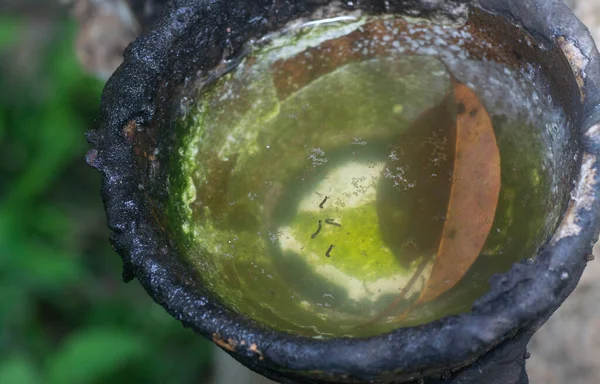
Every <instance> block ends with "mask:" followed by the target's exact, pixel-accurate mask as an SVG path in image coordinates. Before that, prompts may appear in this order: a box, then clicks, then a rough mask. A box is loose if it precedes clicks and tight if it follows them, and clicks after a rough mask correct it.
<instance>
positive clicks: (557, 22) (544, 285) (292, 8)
mask: <svg viewBox="0 0 600 384" xmlns="http://www.w3.org/2000/svg"><path fill="white" fill-rule="evenodd" d="M331 2H332V1H331V0H318V1H316V0H299V1H292V0H281V1H279V2H271V1H267V0H254V1H252V0H232V1H227V0H214V1H198V0H172V1H171V2H170V3H169V4H168V5H167V7H166V10H165V13H164V14H163V16H162V17H161V18H160V19H159V21H158V23H157V24H156V25H155V26H154V27H153V28H152V29H151V30H150V31H149V32H148V33H147V34H146V35H144V36H143V37H140V38H138V39H137V40H136V42H135V43H133V44H132V45H131V46H130V47H128V49H127V50H126V53H125V61H124V63H123V64H122V65H121V66H120V67H119V69H118V70H117V71H116V72H115V74H114V75H113V76H112V77H111V79H110V80H109V81H108V83H107V85H106V87H105V90H104V92H103V96H102V105H101V112H100V117H99V119H98V127H97V129H95V130H93V131H91V132H90V133H89V134H88V140H89V141H90V142H91V144H92V149H90V150H89V152H88V154H87V161H88V163H89V164H90V165H91V166H93V167H94V168H96V169H98V170H99V171H100V172H101V173H102V175H103V179H102V197H103V200H104V204H105V208H106V212H107V217H108V225H109V227H110V228H111V230H112V234H111V242H112V244H113V246H114V248H115V250H116V251H117V252H118V253H119V254H120V255H121V257H122V258H123V262H124V271H125V272H124V276H125V277H126V279H129V278H131V277H133V276H135V277H136V278H137V279H138V280H139V281H140V282H141V283H142V285H143V286H144V288H145V289H146V290H147V291H148V293H149V294H150V296H152V297H153V299H154V300H155V301H156V302H158V303H159V304H160V305H162V306H163V307H164V308H165V309H166V310H167V311H168V312H169V313H170V314H171V315H172V316H174V317H175V318H177V319H178V320H180V321H181V322H182V323H183V324H184V325H185V326H186V327H190V328H192V329H194V330H195V331H196V332H197V333H199V334H201V335H203V336H205V337H207V338H209V339H212V340H213V341H214V342H215V343H216V344H217V345H219V346H220V347H221V348H223V349H224V350H226V351H227V352H228V353H229V354H231V355H232V356H234V357H235V358H236V359H238V360H239V361H241V362H242V363H244V364H245V365H247V366H248V367H250V368H251V369H254V370H256V371H258V372H260V373H262V374H264V375H266V376H269V377H272V378H275V379H278V380H284V381H285V380H286V379H285V378H286V377H292V376H294V375H296V377H299V378H302V377H306V376H307V375H308V376H310V375H312V374H317V375H320V377H327V378H328V379H329V380H338V379H339V380H342V381H343V380H345V379H346V378H361V379H371V378H376V377H379V376H381V375H382V374H383V373H386V374H387V373H393V372H396V373H398V374H400V375H405V376H406V377H407V378H408V377H409V376H411V377H418V376H422V375H426V374H428V373H431V372H433V371H435V372H438V371H442V370H446V369H453V368H456V367H461V366H464V365H466V364H468V362H469V361H473V360H474V359H476V358H477V357H479V356H481V355H483V354H485V353H486V352H488V351H489V350H490V349H491V348H493V347H494V346H496V345H498V344H499V343H501V342H502V341H504V340H507V339H509V338H511V337H512V336H514V335H515V334H516V333H517V332H523V330H528V329H529V330H531V329H537V327H539V326H541V324H542V323H543V322H544V321H545V320H546V319H547V318H548V317H549V316H550V314H551V313H552V312H554V311H555V310H556V308H558V306H559V305H560V304H561V303H562V301H564V299H565V298H566V297H567V296H568V295H569V294H570V293H571V291H572V290H573V289H574V287H575V286H576V284H577V282H578V280H579V277H580V275H581V273H582V271H583V269H584V267H585V265H586V263H587V261H588V256H589V255H590V254H591V248H592V246H593V243H594V242H595V240H596V239H597V236H598V227H599V224H600V220H599V214H598V212H600V185H599V182H600V173H599V171H600V163H599V161H598V160H599V156H600V107H599V105H600V90H599V86H600V65H599V62H600V56H599V54H598V51H597V49H596V46H595V44H594V42H593V40H592V38H591V36H590V33H589V31H588V30H587V28H586V27H585V26H584V25H583V24H582V23H581V22H580V21H579V20H578V19H577V18H576V17H575V15H574V14H573V13H572V12H571V11H570V10H569V9H568V7H567V6H566V5H565V4H564V3H563V2H562V1H560V0H558V1H549V0H471V1H470V0H455V1H451V2H443V1H438V0H435V1H429V2H427V3H428V4H430V6H431V4H434V6H440V5H439V3H447V4H449V5H448V6H454V7H456V6H459V7H460V6H466V7H479V8H480V9H482V10H484V11H487V12H490V13H493V14H496V15H502V16H504V17H505V18H507V19H509V20H510V21H511V22H513V23H514V24H516V25H518V26H521V27H522V28H524V29H525V30H526V31H528V32H529V33H530V34H531V35H532V36H533V37H534V38H535V39H536V40H538V41H539V42H542V43H544V44H547V45H549V46H552V47H555V46H559V47H560V48H561V49H562V51H563V53H564V54H565V57H566V58H567V60H568V61H569V64H570V66H571V69H572V70H573V75H574V76H575V79H576V80H577V81H578V83H579V87H580V89H579V91H580V92H581V98H582V106H583V108H582V113H581V116H579V118H580V120H581V124H580V128H581V129H580V130H579V132H580V138H579V140H580V152H581V155H580V158H579V160H578V164H579V175H578V177H577V181H576V183H575V186H574V188H573V191H572V194H571V200H570V202H569V204H568V208H567V210H566V212H565V213H564V214H563V216H562V222H561V224H560V225H559V227H558V229H557V230H556V232H555V234H554V236H553V238H552V240H551V241H550V242H549V244H548V245H547V246H546V247H545V248H543V249H542V250H541V251H540V253H539V254H538V256H537V258H536V261H535V262H533V263H519V264H515V265H514V266H513V268H512V269H511V270H510V272H508V273H506V274H503V275H498V276H496V277H494V278H493V279H492V281H491V289H490V291H489V292H488V293H487V294H486V295H485V296H484V297H482V298H481V299H479V300H478V301H477V302H476V303H475V304H474V306H473V309H472V311H471V312H470V313H465V314H461V315H457V316H451V317H446V318H443V319H440V320H437V321H434V322H432V323H428V324H424V325H421V326H416V327H410V328H400V329H397V330H395V331H392V332H390V333H387V334H382V335H378V336H373V337H368V338H332V339H326V340H317V339H314V338H309V337H302V336H296V335H290V334H287V333H284V332H280V331H276V330H273V329H267V328H264V327H261V326H258V325H257V324H256V323H255V322H254V321H252V320H248V319H246V318H244V317H242V316H241V315H239V314H237V313H235V312H233V311H231V310H229V309H227V308H226V307H225V306H223V305H222V304H220V303H219V302H218V301H216V300H214V299H213V298H211V297H210V296H209V295H205V294H201V293H199V292H198V286H197V285H196V283H195V282H193V281H191V279H190V278H189V276H188V273H187V272H186V270H185V265H184V264H183V263H181V262H178V261H176V260H174V259H176V257H173V252H174V251H173V248H172V245H171V244H169V243H168V242H165V240H163V239H162V238H161V236H160V235H159V234H158V229H157V228H155V227H156V225H155V224H154V221H153V219H152V217H151V215H150V214H149V209H148V202H147V201H145V199H144V196H145V195H144V194H143V193H141V190H140V184H139V183H138V176H137V174H136V166H135V161H136V160H135V154H134V153H133V151H132V145H131V142H130V141H128V138H127V135H126V134H124V133H123V132H124V127H127V125H128V124H130V122H131V121H135V123H136V124H138V125H139V126H143V125H148V124H150V122H151V121H152V119H153V117H154V116H155V114H156V105H155V104H156V100H157V97H156V91H157V87H158V83H159V82H160V80H161V79H162V78H163V75H164V72H165V71H166V70H167V67H168V66H167V62H168V60H170V59H169V58H170V57H174V56H175V57H177V56H178V55H177V52H176V51H174V47H176V46H177V45H176V42H177V41H178V39H179V38H180V37H181V36H184V34H185V33H186V32H187V31H188V30H189V29H190V28H192V27H193V25H195V24H196V25H197V23H199V22H201V21H202V22H204V23H205V24H210V23H213V24H212V25H214V26H215V27H216V29H215V30H218V31H217V32H215V31H214V30H213V31H209V29H208V28H207V29H206V32H205V33H207V34H209V35H210V36H211V38H216V37H215V36H217V35H218V36H220V37H221V38H225V39H227V37H226V35H225V31H224V30H225V29H226V25H227V24H226V22H227V20H226V21H223V19H229V21H231V20H237V21H235V22H237V23H242V22H246V21H247V20H250V19H251V18H252V17H253V15H256V14H261V15H263V14H270V15H275V14H276V15H280V16H277V17H279V19H277V18H276V20H275V21H269V22H268V23H267V22H265V23H264V25H263V26H261V27H260V28H262V29H260V28H259V29H260V30H262V31H263V32H264V31H267V30H268V29H269V28H271V29H273V28H275V27H276V26H277V25H278V23H280V21H281V20H284V19H285V18H286V17H289V15H296V14H300V13H302V12H306V11H307V10H310V9H312V8H311V7H317V6H323V5H326V4H329V3H331ZM395 2H397V3H400V2H401V1H399V0H398V1H391V3H395ZM365 3H368V1H365ZM374 3H377V2H376V1H374ZM415 3H418V1H417V0H415ZM436 3H437V5H436ZM249 4H252V5H249ZM346 5H347V6H350V5H349V4H346ZM244 6H246V7H244ZM423 11H424V12H427V11H428V9H425V8H424V9H423ZM261 12H262V13H261ZM223 15H226V16H227V17H225V18H223V17H222V16H223ZM286 15H287V16H286ZM284 21H285V20H284ZM219 34H220V35H219ZM218 36H217V37H218ZM221 52H223V51H221ZM515 303H518V305H515ZM432 369H433V371H431V370H432ZM284 370H285V371H286V373H285V374H282V373H281V371H284Z"/></svg>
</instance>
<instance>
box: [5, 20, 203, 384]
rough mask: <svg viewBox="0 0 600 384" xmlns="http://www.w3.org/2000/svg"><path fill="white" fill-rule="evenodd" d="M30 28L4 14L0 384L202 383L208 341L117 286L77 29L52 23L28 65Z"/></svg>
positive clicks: (133, 289)
mask: <svg viewBox="0 0 600 384" xmlns="http://www.w3.org/2000/svg"><path fill="white" fill-rule="evenodd" d="M31 23H32V22H31V21H28V20H27V19H25V18H23V19H15V18H7V17H0V60H1V61H0V64H1V65H0V384H28V383H35V384H39V383H42V384H43V383H49V384H63V383H64V384H68V383H78V384H80V383H106V382H111V383H121V382H127V383H206V382H208V381H209V374H210V369H209V367H210V362H211V361H210V360H211V359H210V344H209V343H208V342H206V341H205V340H203V339H202V338H200V337H199V336H194V335H193V334H192V332H191V331H189V330H186V329H184V328H183V327H182V326H181V325H180V324H179V323H178V322H176V321H175V320H173V319H172V318H171V317H169V315H168V314H167V313H166V312H165V311H164V310H163V309H162V308H160V307H159V306H157V305H156V304H154V303H153V302H152V301H151V300H150V298H149V297H148V295H147V294H146V293H145V292H144V291H143V289H142V288H141V287H140V286H139V284H137V283H132V284H129V285H125V284H123V283H122V282H121V280H120V268H121V265H120V261H119V258H118V256H117V255H116V254H115V253H114V252H113V251H112V250H111V248H110V246H109V245H108V240H107V238H108V230H107V229H106V225H105V218H104V217H105V216H104V212H103V209H102V206H101V200H100V197H99V189H100V177H99V175H97V174H96V173H95V172H94V171H92V170H91V169H89V168H88V167H87V166H86V165H85V164H84V162H83V157H84V154H85V151H86V149H87V145H86V142H85V139H84V136H83V135H84V132H85V131H86V130H88V129H90V128H91V127H92V126H93V122H94V118H95V117H96V116H97V113H98V105H99V101H100V93H101V89H102V84H101V83H100V82H99V81H97V80H95V79H92V78H90V77H88V76H87V75H85V74H84V73H83V72H82V70H81V69H80V68H79V65H78V62H77V61H76V59H75V56H74V52H73V37H74V32H75V29H74V26H73V25H72V23H71V22H69V21H68V20H64V19H63V20H53V21H52V23H51V26H52V27H51V28H45V29H42V30H40V31H37V33H42V34H43V36H42V38H43V41H44V44H41V45H37V48H39V47H40V46H41V47H43V49H42V50H41V51H35V50H34V51H35V52H34V53H33V54H31V52H30V55H29V56H26V58H27V59H28V60H24V59H23V57H22V56H23V55H19V54H18V53H19V49H18V48H19V47H20V46H22V45H23V44H26V43H27V42H26V41H25V40H26V37H29V38H31V36H32V33H36V32H35V28H33V29H32V28H29V27H30V26H31V25H30V24H31ZM32 30H33V32H32ZM21 51H22V50H21ZM30 51H31V50H30ZM21 53H22V52H21ZM17 56H19V60H16V59H15V58H16V57H17Z"/></svg>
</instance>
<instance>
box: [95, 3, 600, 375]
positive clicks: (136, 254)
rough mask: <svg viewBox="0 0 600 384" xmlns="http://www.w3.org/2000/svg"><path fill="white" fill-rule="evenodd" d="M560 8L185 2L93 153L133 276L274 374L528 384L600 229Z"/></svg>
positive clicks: (588, 49) (593, 97)
mask: <svg viewBox="0 0 600 384" xmlns="http://www.w3.org/2000/svg"><path fill="white" fill-rule="evenodd" d="M598 60H599V57H598V52H597V50H596V48H595V45H594V42H593V41H592V39H591V37H590V34H589V32H588V31H587V30H586V29H585V27H584V26H583V25H582V24H581V23H580V22H579V21H578V20H577V19H576V18H575V16H574V15H573V14H572V13H571V12H570V11H569V9H568V8H567V7H566V6H565V5H564V4H563V3H562V2H560V1H547V0H520V1H517V0H508V1H507V0H503V1H499V0H479V1H467V0H460V1H459V0H456V1H441V0H440V1H437V0H427V1H425V0H422V1H417V0H413V1H409V0H403V1H400V0H399V1H385V2H384V1H375V0H373V1H371V0H361V1H344V2H338V1H328V0H298V1H287V0H281V1H271V0H264V1H263V0H252V1H250V0H230V1H224V0H216V1H198V0H174V1H171V2H170V3H168V4H167V5H166V7H165V11H164V13H163V14H162V16H161V17H160V18H159V20H158V21H157V23H156V24H155V26H154V27H153V28H152V29H151V30H150V31H149V32H148V33H147V34H146V35H145V36H143V37H141V38H139V39H138V40H137V41H136V42H135V43H133V44H132V45H131V46H130V47H129V48H128V49H127V51H126V54H125V62H124V63H123V65H122V66H121V67H120V68H119V69H118V70H117V72H116V73H115V74H114V76H113V77H112V78H111V79H110V80H109V82H108V83H107V85H106V88H105V90H104V94H103V98H102V108H101V115H100V118H99V123H98V128H97V129H96V130H94V131H92V132H90V133H89V140H90V142H91V143H92V145H93V149H91V150H90V151H89V153H88V156H87V161H88V163H89V164H90V165H92V166H93V167H95V168H96V169H98V170H99V171H100V172H101V173H102V174H103V176H104V178H103V180H104V182H103V187H102V194H103V198H104V202H105V206H106V212H107V216H108V222H109V225H110V227H111V229H112V237H111V240H112V243H113V244H114V247H115V249H116V250H117V252H118V253H119V254H120V255H121V256H122V258H123V261H124V278H125V280H127V281H128V280H131V279H133V278H137V279H138V280H139V281H140V282H141V283H142V285H143V286H144V287H145V289H146V290H147V291H148V293H149V294H150V295H151V296H152V297H153V298H154V300H155V301H156V302H158V303H159V304H161V305H162V306H163V307H164V308H166V310H167V311H168V312H169V313H170V314H171V315H172V316H173V317H175V318H177V319H178V320H180V321H181V322H182V323H183V324H184V325H185V326H186V327H190V328H192V329H193V330H194V331H196V332H197V333H198V334H200V335H202V336H204V337H207V338H209V339H211V340H213V341H214V342H215V343H216V344H217V345H219V346H220V347H221V348H223V349H224V350H225V351H227V352H228V353H229V354H230V355H232V356H233V357H234V358H236V359H237V360H238V361H240V362H241V363H242V364H244V365H246V366H247V367H249V368H250V369H253V370H255V371H257V372H259V373H261V374H263V375H265V376H267V377H269V378H272V379H274V380H277V381H279V382H283V383H405V382H421V383H484V382H485V383H486V384H489V383H526V382H527V375H526V373H525V356H526V345H527V342H528V341H529V339H530V337H531V336H532V334H533V333H534V332H535V330H536V329H538V328H539V327H540V326H541V325H542V324H543V323H544V321H545V320H546V319H547V318H548V317H549V316H550V315H551V314H552V312H553V311H554V310H555V309H556V308H557V307H558V306H559V305H560V304H561V303H562V301H564V300H565V298H566V297H567V296H568V294H569V293H570V292H571V291H572V290H573V289H574V287H575V285H576V284H577V282H578V280H579V277H580V275H581V273H582V271H583V269H584V267H585V265H586V263H587V261H588V259H589V258H590V256H589V255H590V254H591V247H592V244H593V241H594V240H595V239H597V236H598V212H599V207H598V194H599V193H600V189H599V184H598V183H599V176H598V170H599V163H598V155H600V125H598V123H599V121H600V109H599V108H597V106H598V104H599V103H598V101H599V99H600V93H599V90H598V84H599V81H600V67H599V66H598Z"/></svg>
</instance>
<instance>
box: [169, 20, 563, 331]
mask: <svg viewBox="0 0 600 384" xmlns="http://www.w3.org/2000/svg"><path fill="white" fill-rule="evenodd" d="M399 22H403V21H399ZM359 25H360V28H362V29H363V30H366V31H368V30H369V23H366V24H365V23H362V22H361V23H357V24H356V26H355V27H356V28H359ZM345 28H347V26H346V27H345ZM333 38H334V37H332V36H330V39H329V40H331V39H333ZM319 39H320V40H323V41H325V43H322V42H321V44H327V42H328V41H329V40H328V39H327V38H323V37H320V38H319ZM393 43H394V42H393V41H389V46H390V47H394V46H395V44H393ZM293 44H295V45H294V47H297V45H298V44H299V43H298V42H297V41H296V42H295V43H293ZM315 44H316V43H315ZM286 49H287V51H286ZM296 50H297V52H296V51H294V49H292V51H293V52H291V53H290V52H289V48H286V46H283V47H280V48H273V47H269V49H264V48H263V49H262V50H258V51H256V52H255V53H253V54H252V55H250V56H248V57H246V58H244V59H243V60H242V61H241V63H240V64H239V65H238V67H237V68H236V69H235V70H233V71H232V72H230V73H229V74H227V75H225V76H223V77H221V78H220V79H219V80H217V81H214V82H212V83H210V84H208V85H206V86H204V88H203V89H202V91H201V92H200V93H199V94H198V96H197V97H196V103H195V104H194V105H195V106H194V108H193V109H192V110H191V111H190V112H188V114H187V116H186V117H185V119H183V120H182V122H181V124H180V128H181V129H182V130H183V132H185V133H184V134H182V143H181V149H180V157H179V159H178V162H175V164H176V166H177V167H179V168H181V169H183V170H184V171H185V172H184V173H185V175H186V177H184V178H174V181H173V187H172V191H171V193H172V196H173V199H174V202H175V204H177V205H178V207H183V208H182V209H178V212H180V216H179V217H180V219H181V223H182V224H181V231H182V233H183V234H184V238H185V247H186V249H187V253H188V259H189V261H190V264H191V265H192V266H193V267H194V268H196V269H197V270H198V275H199V278H200V279H201V280H202V281H203V282H204V283H205V284H206V285H207V286H208V287H209V288H210V289H211V290H212V291H213V292H214V293H215V294H216V295H217V296H218V297H219V298H220V299H221V300H222V301H223V302H224V303H225V304H226V305H227V306H229V307H230V308H232V309H234V310H236V311H238V312H240V313H242V314H244V315H246V316H248V317H250V318H252V319H254V320H257V321H258V322H260V323H262V324H265V325H267V326H271V327H274V328H276V329H280V330H284V331H288V332H292V333H298V334H304V335H309V336H314V337H328V336H367V335H373V334H378V333H382V332H386V331H390V330H393V329H395V328H397V327H400V326H409V325H415V324H420V323H423V322H427V321H431V320H433V319H436V318H440V317H442V316H445V315H448V314H453V313H459V312H462V311H466V310H468V309H469V307H470V305H471V303H472V302H473V300H475V299H476V298H477V297H480V296H481V295H482V294H483V293H485V290H486V288H487V279H488V278H489V276H490V275H491V274H492V273H494V272H503V271H505V270H506V268H507V267H508V266H510V264H511V263H512V262H516V261H519V260H522V259H525V258H528V257H531V256H532V255H533V254H534V253H535V250H536V249H537V247H539V246H540V245H541V244H542V243H543V241H544V240H545V236H546V234H547V232H548V229H549V228H550V227H551V226H552V225H553V223H552V221H551V220H550V221H549V220H547V210H548V209H549V206H548V203H547V202H546V199H544V196H546V195H547V194H549V189H550V187H549V180H548V177H547V176H546V173H547V168H546V167H547V163H546V162H545V160H544V159H542V157H541V155H540V152H541V148H540V144H536V142H537V141H539V133H537V132H536V130H535V129H533V128H532V127H530V126H528V125H527V124H526V123H514V122H512V120H510V119H508V120H507V119H499V118H494V116H493V114H492V117H493V119H492V121H493V122H494V128H495V130H496V132H497V140H498V146H499V147H500V151H501V159H502V188H501V192H500V201H499V204H498V207H497V209H496V217H495V220H494V225H493V227H492V231H491V233H490V235H489V236H488V240H487V242H486V245H485V246H484V249H483V250H482V254H481V256H480V257H479V260H478V262H477V263H476V264H475V265H474V266H473V268H472V270H471V271H469V273H467V275H466V277H465V279H464V282H461V283H459V284H458V285H457V286H456V287H455V288H454V289H452V290H451V291H449V292H448V293H446V294H445V295H443V296H442V297H440V298H439V299H438V300H434V301H433V302H431V303H427V304H425V305H423V306H420V307H419V308H417V309H416V310H414V311H413V312H411V314H410V315H409V316H408V317H406V318H403V319H401V320H398V319H394V316H393V315H394V314H398V313H400V312H402V310H404V309H406V307H408V306H409V305H410V303H411V302H412V301H414V300H415V299H416V297H417V296H418V295H419V293H420V291H421V290H422V289H423V286H424V284H425V282H426V280H427V278H428V276H429V274H430V272H431V269H432V266H433V263H434V262H435V255H436V252H437V248H438V246H439V240H440V235H441V232H442V228H443V225H444V221H445V215H446V210H447V207H448V199H449V196H450V188H451V185H452V173H453V167H454V148H455V141H456V137H455V129H456V128H455V119H456V104H455V103H454V101H453V99H452V86H451V74H450V73H449V72H448V69H447V66H446V65H445V64H443V63H442V61H440V59H438V58H437V57H433V56H427V55H410V54H409V55H407V54H402V55H397V54H388V53H386V51H381V52H379V51H377V52H367V54H366V56H363V55H362V53H361V54H359V55H358V56H356V57H354V56H353V58H352V59H351V60H346V61H345V62H343V63H339V62H338V61H339V60H338V61H336V60H334V59H331V58H329V57H327V56H322V57H317V59H315V58H314V54H313V55H312V56H311V55H307V51H306V50H302V49H296ZM286 52H287V53H286ZM309 53H310V52H309ZM313 53H314V52H313ZM286 55H287V56H286ZM334 56H335V55H334ZM307 57H309V62H308V63H307V62H306V61H305V62H302V60H306V58H307ZM338 64H339V65H338ZM300 69H302V70H303V71H305V72H307V74H303V73H300V72H298V71H299V70H300ZM524 148H527V149H528V151H527V153H521V152H522V150H523V149H524ZM536 148H537V149H536ZM505 169H506V171H505ZM180 180H183V181H181V182H177V181H180ZM422 266H425V268H424V269H423V268H421V269H423V271H422V273H420V277H419V278H418V279H416V280H415V281H414V282H413V283H412V284H410V286H409V287H407V284H408V283H409V282H410V281H411V280H414V279H412V278H413V276H414V274H415V272H416V271H417V269H419V267H422ZM405 289H406V290H407V291H406V292H403V290H405ZM401 293H402V294H403V295H404V299H403V300H401V303H400V304H399V305H398V306H397V307H394V310H393V311H392V313H387V312H386V316H382V317H380V316H378V315H380V314H381V313H383V312H384V311H386V310H387V309H388V308H389V306H390V305H391V303H393V302H394V301H395V300H396V299H397V298H398V297H399V295H400V294H401ZM373 319H376V321H373Z"/></svg>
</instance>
